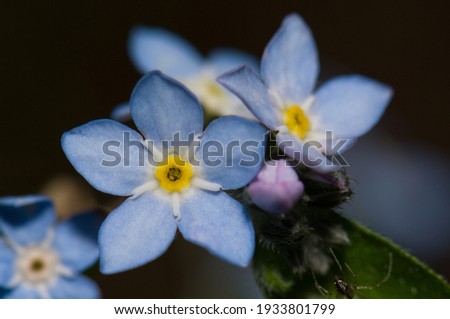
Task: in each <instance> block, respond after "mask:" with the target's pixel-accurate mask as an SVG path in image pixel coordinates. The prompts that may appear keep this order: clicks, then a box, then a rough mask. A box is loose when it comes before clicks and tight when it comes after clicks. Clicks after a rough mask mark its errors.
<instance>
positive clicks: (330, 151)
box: [323, 137, 358, 155]
mask: <svg viewBox="0 0 450 319" xmlns="http://www.w3.org/2000/svg"><path fill="white" fill-rule="evenodd" d="M357 141H358V138H356V137H355V138H344V139H334V140H331V141H328V143H327V142H325V148H324V150H323V153H324V154H325V155H338V154H342V153H344V152H346V151H347V150H349V149H350V148H352V147H353V145H355V144H356V142H357Z"/></svg>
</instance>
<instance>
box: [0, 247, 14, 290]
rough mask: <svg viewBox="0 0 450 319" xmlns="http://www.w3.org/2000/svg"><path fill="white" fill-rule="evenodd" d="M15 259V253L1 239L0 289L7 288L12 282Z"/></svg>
mask: <svg viewBox="0 0 450 319" xmlns="http://www.w3.org/2000/svg"><path fill="white" fill-rule="evenodd" d="M15 257H16V256H15V253H14V251H13V250H12V249H11V248H10V247H8V246H7V245H6V244H5V243H4V242H3V241H2V240H1V239H0V287H5V286H6V285H8V283H9V282H10V281H11V278H12V276H13V275H14V271H15V270H14V263H15ZM0 298H1V294H0Z"/></svg>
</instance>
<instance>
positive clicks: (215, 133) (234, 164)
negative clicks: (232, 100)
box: [196, 116, 266, 189]
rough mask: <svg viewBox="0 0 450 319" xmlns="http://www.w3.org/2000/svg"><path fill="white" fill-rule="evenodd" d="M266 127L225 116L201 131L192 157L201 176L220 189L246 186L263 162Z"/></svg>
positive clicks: (239, 118) (236, 117)
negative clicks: (200, 167) (198, 143)
mask: <svg viewBox="0 0 450 319" xmlns="http://www.w3.org/2000/svg"><path fill="white" fill-rule="evenodd" d="M265 138H266V129H265V128H264V127H263V126H262V125H260V124H258V123H256V122H254V121H251V120H247V119H244V118H242V117H238V116H225V117H221V118H219V119H217V120H215V121H213V122H212V123H211V124H210V125H209V126H208V127H207V129H206V130H205V132H204V134H203V136H202V138H201V140H200V148H199V150H198V152H197V154H196V158H197V159H198V160H199V161H200V164H201V166H202V173H203V175H204V178H205V179H206V180H208V181H210V182H214V183H219V184H220V185H221V186H222V188H223V189H237V188H240V187H243V186H245V185H247V184H248V183H249V182H250V181H251V180H252V179H253V178H254V177H255V176H256V174H257V173H258V171H259V169H260V167H261V165H262V164H263V163H264V146H265Z"/></svg>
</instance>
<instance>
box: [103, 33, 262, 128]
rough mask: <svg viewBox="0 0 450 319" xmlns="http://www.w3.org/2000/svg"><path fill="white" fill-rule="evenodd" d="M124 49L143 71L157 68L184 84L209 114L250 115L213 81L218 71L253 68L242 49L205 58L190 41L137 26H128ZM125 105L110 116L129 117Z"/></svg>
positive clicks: (216, 52)
mask: <svg viewBox="0 0 450 319" xmlns="http://www.w3.org/2000/svg"><path fill="white" fill-rule="evenodd" d="M128 51H129V56H130V58H131V61H132V62H133V64H134V65H135V67H136V69H137V70H138V71H139V72H141V73H142V74H145V73H147V72H150V71H153V70H161V71H162V72H164V73H165V74H168V75H170V76H171V77H174V78H175V79H177V80H179V81H181V82H182V83H183V84H185V85H186V86H187V87H188V88H189V89H190V90H192V92H194V93H195V95H196V96H197V97H198V98H199V99H200V102H201V103H202V105H203V107H204V108H205V111H206V112H207V113H210V114H212V115H219V116H221V115H239V116H243V117H246V118H250V119H254V117H253V115H252V114H251V113H250V112H249V111H248V109H247V108H246V107H245V106H244V105H243V104H242V102H241V101H240V100H239V99H238V98H236V97H235V96H234V95H233V94H230V93H229V92H228V91H227V90H225V89H223V88H222V87H221V86H220V85H219V84H218V83H217V82H216V77H217V76H219V75H220V74H222V73H224V72H226V71H228V70H230V69H232V68H234V67H236V66H238V65H240V64H243V63H245V64H247V65H249V66H251V67H253V68H254V70H257V67H258V66H257V64H258V62H257V59H256V58H254V57H253V56H251V55H249V54H246V53H244V52H241V51H238V50H234V49H228V48H221V49H215V50H213V51H211V52H210V53H209V55H208V56H207V57H206V58H205V57H204V56H203V55H202V54H201V53H200V52H199V51H198V50H197V49H196V48H195V47H194V46H192V44H190V43H189V42H187V41H186V40H185V39H183V38H181V37H180V36H178V35H176V34H174V33H172V32H170V31H167V30H164V29H160V28H150V27H144V26H138V27H135V28H133V29H132V30H131V32H130V35H129V42H128ZM129 113H130V112H129V106H128V104H127V103H124V104H121V105H119V106H118V107H116V109H115V110H114V111H113V113H112V118H113V119H116V120H125V119H127V118H129Z"/></svg>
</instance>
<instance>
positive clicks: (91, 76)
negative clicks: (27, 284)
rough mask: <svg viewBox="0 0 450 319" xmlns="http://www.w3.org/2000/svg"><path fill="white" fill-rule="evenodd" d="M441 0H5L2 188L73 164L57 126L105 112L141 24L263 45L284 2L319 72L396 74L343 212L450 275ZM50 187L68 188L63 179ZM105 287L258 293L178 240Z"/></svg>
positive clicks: (34, 188)
mask: <svg viewBox="0 0 450 319" xmlns="http://www.w3.org/2000/svg"><path fill="white" fill-rule="evenodd" d="M448 9H449V8H448V6H447V3H446V2H445V1H420V0H396V1H392V0H378V1H361V0H339V1H338V0H295V1H289V0H285V1H276V0H272V1H260V0H252V1H231V0H227V1H223V0H215V1H212V0H209V1H181V0H179V1H173V0H161V1H112V0H108V1H106V0H105V1H56V0H55V1H42V0H41V1H9V2H3V3H2V5H1V19H0V24H1V29H0V32H1V50H0V56H1V60H0V61H1V62H0V65H1V73H0V74H1V90H0V92H1V100H0V101H1V110H2V112H1V114H0V124H1V125H0V139H1V141H0V145H1V151H0V152H1V153H0V161H1V162H0V164H1V165H0V194H1V195H20V194H27V193H36V192H41V191H42V190H43V188H44V187H46V185H47V186H48V183H49V182H51V181H52V180H53V178H55V177H58V176H61V175H63V176H69V177H70V176H73V178H75V179H77V183H78V184H79V185H81V187H83V188H86V191H87V192H88V193H89V192H92V194H93V195H92V196H93V197H94V199H95V200H94V202H95V201H99V202H100V203H103V202H107V199H108V198H105V196H101V195H99V194H98V193H97V192H93V191H92V189H91V188H90V187H89V186H87V183H85V182H84V181H83V180H81V179H79V178H78V177H77V174H76V172H75V171H74V169H73V168H72V167H71V165H70V164H69V162H68V161H67V160H66V158H65V156H64V154H63V153H62V151H61V148H60V136H61V134H62V133H63V132H64V131H66V130H69V129H71V128H73V127H75V126H77V125H80V124H83V123H86V122H88V121H90V120H93V119H97V118H104V117H108V116H109V113H110V111H111V109H112V108H113V107H114V106H115V105H117V104H119V103H120V102H123V101H126V100H127V99H128V98H129V95H130V93H131V90H132V88H133V86H134V84H135V83H136V81H137V80H138V79H139V77H140V75H139V74H138V72H137V71H136V70H135V69H134V68H133V66H132V64H131V62H130V61H129V59H128V56H127V50H126V43H127V35H128V31H129V30H130V28H131V27H132V26H134V25H136V24H143V25H149V26H160V27H164V28H167V29H170V30H172V31H174V32H176V33H178V34H180V35H181V36H183V37H185V38H186V39H188V40H189V41H191V42H192V43H193V44H194V45H196V46H197V47H198V48H199V50H200V51H202V52H203V53H205V54H206V53H207V52H208V51H209V50H211V49H213V48H215V47H222V46H227V47H234V48H239V49H241V50H244V51H248V52H250V53H252V54H254V55H256V56H258V57H260V55H261V53H262V51H263V49H264V47H265V45H266V43H267V42H268V41H269V39H270V38H271V37H272V35H273V34H274V33H275V31H276V30H277V29H278V27H279V25H280V23H281V21H282V19H283V17H284V16H285V15H286V14H288V13H290V12H294V11H295V12H298V13H299V14H301V15H302V16H303V17H304V18H305V20H306V21H307V22H308V24H309V25H310V26H311V29H312V30H313V32H314V35H315V38H316V41H317V44H318V48H319V51H320V55H321V59H322V77H323V78H326V77H328V76H330V75H332V74H335V73H339V72H340V71H343V72H358V73H362V74H365V75H367V76H370V77H373V78H375V79H378V80H380V81H382V82H385V83H387V84H390V85H391V86H393V87H394V89H395V97H394V99H393V101H392V103H391V105H390V106H389V108H388V110H387V112H386V114H385V115H384V117H383V118H382V120H381V122H380V123H379V125H378V126H377V127H376V128H375V129H374V130H373V131H372V132H371V133H369V134H368V135H367V136H365V137H363V138H362V139H361V140H360V142H359V143H358V144H356V146H355V147H354V148H353V149H352V150H351V151H349V152H348V160H349V162H350V168H349V171H350V174H351V175H352V177H353V178H354V179H355V183H354V185H355V186H354V187H355V192H356V196H355V197H354V199H353V201H352V203H350V205H349V206H348V207H344V209H343V211H345V213H346V214H348V215H350V216H352V217H354V218H356V219H359V220H361V221H363V222H364V223H366V224H368V225H370V226H371V227H372V228H374V229H376V230H377V231H379V232H381V233H384V234H385V235H388V236H389V237H391V238H393V239H394V240H395V241H396V242H397V243H399V244H400V245H402V246H403V247H405V248H406V249H408V250H409V251H411V252H412V253H413V254H415V255H417V256H418V257H420V258H421V259H423V260H425V261H427V263H429V264H430V265H431V266H432V267H433V268H434V269H436V270H437V271H438V272H439V273H441V274H444V275H445V276H447V278H449V277H450V267H449V266H450V261H449V257H450V246H449V245H450V244H449V240H448V238H450V236H449V233H450V232H449V230H450V209H449V207H450V206H449V205H450V199H449V194H450V171H449V168H448V162H449V160H448V159H449V152H448V148H449V146H450V139H449V130H448V128H449V124H448V123H449V120H450V119H449V111H448V110H449V108H450V95H449V91H448V90H449V88H450V76H449V74H450V68H449V63H448V59H449V56H450V48H449V31H450V29H449V23H448ZM56 189H57V190H59V191H60V189H59V187H58V186H56ZM96 279H98V281H99V282H100V284H101V287H102V290H103V294H104V296H105V297H116V298H127V297H130V298H138V297H141V298H152V297H153V298H155V297H165V298H177V297H192V298H195V297H236V298H239V297H258V296H259V293H258V290H257V289H256V287H255V284H254V281H253V278H252V274H251V271H250V270H249V269H246V270H242V269H238V268H236V267H233V266H231V265H228V264H226V263H225V262H222V261H221V260H218V259H216V258H214V257H212V256H210V255H208V254H207V253H206V252H204V251H203V250H201V249H200V248H198V247H195V246H193V245H190V244H188V243H186V242H184V241H183V240H182V239H177V240H176V243H175V245H173V246H172V247H171V248H170V249H169V251H168V253H166V254H165V255H164V256H163V257H161V258H160V259H158V260H157V261H155V262H153V263H151V264H149V265H147V266H145V267H142V268H140V269H137V270H134V271H130V272H127V273H123V274H119V275H114V276H101V275H96Z"/></svg>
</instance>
